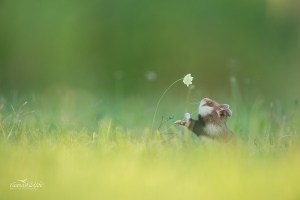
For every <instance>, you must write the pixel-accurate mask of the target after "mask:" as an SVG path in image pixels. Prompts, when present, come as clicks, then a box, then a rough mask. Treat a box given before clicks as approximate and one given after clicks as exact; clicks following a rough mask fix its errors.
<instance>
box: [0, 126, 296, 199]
mask: <svg viewBox="0 0 300 200" xmlns="http://www.w3.org/2000/svg"><path fill="white" fill-rule="evenodd" d="M107 131H109V132H107ZM147 133H148V134H147ZM133 134H134V133H132V132H129V131H126V132H125V131H120V130H117V128H114V127H109V130H106V131H105V132H103V134H99V133H98V134H96V133H95V134H94V138H93V136H91V135H88V134H87V133H85V131H84V130H83V131H82V132H81V133H78V134H61V136H59V137H56V138H54V137H51V136H49V137H48V138H43V139H40V140H38V141H37V142H35V143H34V144H30V140H29V139H26V138H25V136H24V135H21V136H20V140H19V141H18V142H16V143H11V142H7V141H4V140H2V142H1V148H0V156H1V164H0V174H1V181H0V188H1V190H0V197H1V199H299V198H300V190H299V185H300V173H299V169H300V155H299V147H298V145H297V143H294V142H293V141H292V140H287V141H286V143H285V144H286V147H282V145H283V144H284V143H283V142H282V140H278V141H273V142H272V144H271V143H268V144H267V142H266V143H265V144H264V145H262V144H259V141H257V142H253V143H251V142H249V143H246V142H244V141H238V144H237V145H236V146H234V147H233V146H228V145H217V144H213V145H203V143H201V142H200V141H199V140H197V139H196V138H195V137H193V136H191V135H190V134H188V133H183V134H182V137H174V138H173V139H170V140H167V141H165V140H163V138H161V137H160V136H159V135H156V136H153V137H151V136H150V135H149V131H148V130H145V131H144V137H142V138H140V139H138V138H135V137H134V135H133ZM162 140H163V142H161V141H162ZM255 143H257V144H255ZM280 147H282V148H281V149H280V151H279V150H278V149H277V148H280ZM26 178H28V180H27V182H31V181H32V182H42V183H43V185H42V187H41V188H38V189H36V190H29V189H16V188H14V189H12V188H10V185H11V184H12V183H14V182H15V183H21V182H20V181H18V179H21V180H23V179H26Z"/></svg>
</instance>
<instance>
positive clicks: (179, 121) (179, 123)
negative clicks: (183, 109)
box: [174, 120, 185, 126]
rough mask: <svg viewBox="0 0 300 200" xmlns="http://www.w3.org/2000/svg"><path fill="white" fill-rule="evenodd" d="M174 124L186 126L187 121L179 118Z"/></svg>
mask: <svg viewBox="0 0 300 200" xmlns="http://www.w3.org/2000/svg"><path fill="white" fill-rule="evenodd" d="M174 124H177V125H181V126H184V124H185V122H183V121H181V120H177V121H176V122H174Z"/></svg>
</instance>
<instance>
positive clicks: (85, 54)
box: [0, 0, 300, 100]
mask: <svg viewBox="0 0 300 200" xmlns="http://www.w3.org/2000/svg"><path fill="white" fill-rule="evenodd" d="M299 8H300V6H299V2H297V1H262V0H259V1H258V0H257V1H238V0H226V1H224V0H213V1H191V0H189V1H137V0H127V1H108V0H102V1H91V0H90V1H76V0H72V1H31V0H27V1H1V2H0V26H1V31H0V70H1V73H0V88H1V91H2V92H3V91H11V90H17V91H20V92H23V91H29V92H32V91H34V92H36V91H43V90H45V89H47V88H49V87H52V86H53V85H55V86H57V87H60V86H62V85H63V86H67V87H72V88H80V89H84V90H88V91H92V92H97V91H103V90H104V91H107V92H108V93H110V92H115V90H116V87H117V86H116V85H117V84H120V85H122V93H123V95H132V94H133V95H139V94H143V93H142V92H147V91H146V90H148V89H149V88H153V90H154V91H158V96H159V95H160V94H161V92H162V91H164V90H165V88H167V86H168V85H169V84H171V83H172V82H173V81H175V80H177V79H178V78H181V77H183V76H184V75H185V74H187V73H191V74H192V76H194V77H195V79H194V80H195V82H194V83H195V85H196V86H197V89H199V90H204V91H206V92H208V94H210V93H216V94H218V93H219V92H223V93H224V94H226V93H227V92H228V90H229V78H230V76H235V77H236V78H237V80H238V81H239V83H240V87H241V88H242V90H244V89H245V87H249V89H250V91H252V92H253V95H264V96H266V97H267V98H268V97H269V98H270V99H272V98H275V99H277V98H278V99H280V100H282V99H286V98H287V97H289V98H291V99H295V98H297V97H299V92H298V90H297V88H298V85H299V81H298V80H299V78H298V76H299V74H300V67H299V64H300V59H299V58H300V57H299V53H300V40H299V39H300V33H299V30H300V29H299V27H300V21H299V13H300V11H299ZM147 71H152V72H155V73H156V75H157V78H156V80H155V81H149V80H147V79H146V78H145V73H147ZM119 79H121V80H119ZM247 84H248V86H246V85H247ZM180 89H181V88H178V90H180ZM182 89H184V88H182ZM212 91H213V92H212Z"/></svg>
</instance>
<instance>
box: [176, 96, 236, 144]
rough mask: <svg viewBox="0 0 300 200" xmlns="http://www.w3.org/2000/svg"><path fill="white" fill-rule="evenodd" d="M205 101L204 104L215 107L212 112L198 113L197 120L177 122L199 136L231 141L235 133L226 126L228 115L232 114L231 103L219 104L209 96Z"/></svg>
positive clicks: (190, 119)
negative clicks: (202, 114)
mask: <svg viewBox="0 0 300 200" xmlns="http://www.w3.org/2000/svg"><path fill="white" fill-rule="evenodd" d="M203 101H204V104H203V105H202V106H208V107H212V108H213V109H212V112H211V113H210V114H208V115H206V116H201V115H200V114H198V119H197V120H194V119H192V118H189V119H187V121H186V122H183V121H181V120H178V121H176V122H175V124H178V125H182V126H185V127H187V128H188V129H189V130H191V131H192V132H194V133H195V134H196V135H197V136H205V137H208V138H211V139H213V140H217V141H221V142H229V141H231V140H232V139H234V134H233V133H232V132H231V131H230V130H229V129H228V128H227V126H226V121H227V117H230V116H231V115H232V112H231V110H230V109H229V105H227V104H219V103H217V102H216V101H213V100H211V99H208V98H204V99H203ZM199 109H201V107H200V108H199ZM199 113H200V112H199ZM186 115H187V114H186ZM188 116H189V115H188Z"/></svg>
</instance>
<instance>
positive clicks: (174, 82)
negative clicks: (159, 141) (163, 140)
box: [151, 78, 183, 134]
mask: <svg viewBox="0 0 300 200" xmlns="http://www.w3.org/2000/svg"><path fill="white" fill-rule="evenodd" d="M181 80H183V78H181V79H178V80H177V81H175V82H174V83H172V84H171V85H170V86H169V87H168V88H167V89H166V90H165V91H164V93H163V94H162V95H161V97H160V99H159V101H158V103H157V105H156V108H155V112H154V116H153V120H152V125H151V134H152V131H153V125H154V120H155V117H156V112H157V108H158V105H159V103H160V101H161V99H162V98H163V96H164V95H165V94H166V92H167V91H168V90H169V89H170V88H171V87H172V86H173V85H174V84H175V83H177V82H178V81H181Z"/></svg>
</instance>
